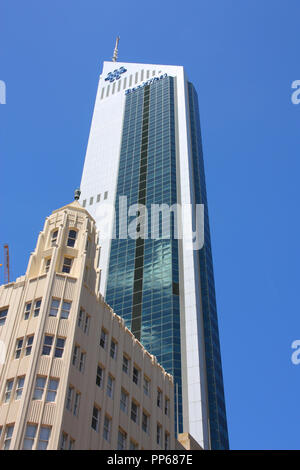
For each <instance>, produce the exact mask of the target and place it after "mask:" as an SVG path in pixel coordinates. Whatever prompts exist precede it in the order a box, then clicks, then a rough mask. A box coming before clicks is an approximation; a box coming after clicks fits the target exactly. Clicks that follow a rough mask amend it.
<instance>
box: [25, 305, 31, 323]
mask: <svg viewBox="0 0 300 470" xmlns="http://www.w3.org/2000/svg"><path fill="white" fill-rule="evenodd" d="M30 310H31V302H28V303H27V304H26V305H25V313H24V320H28V318H29V315H30Z"/></svg>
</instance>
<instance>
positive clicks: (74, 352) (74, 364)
mask: <svg viewBox="0 0 300 470" xmlns="http://www.w3.org/2000/svg"><path fill="white" fill-rule="evenodd" d="M79 349H80V348H79V346H77V344H75V346H74V350H73V358H72V364H73V366H75V367H76V366H77V361H78V356H79Z"/></svg>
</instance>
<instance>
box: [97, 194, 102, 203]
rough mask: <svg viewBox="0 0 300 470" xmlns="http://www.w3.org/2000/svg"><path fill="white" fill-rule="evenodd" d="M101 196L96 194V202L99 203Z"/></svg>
mask: <svg viewBox="0 0 300 470" xmlns="http://www.w3.org/2000/svg"><path fill="white" fill-rule="evenodd" d="M100 199H101V194H97V202H100Z"/></svg>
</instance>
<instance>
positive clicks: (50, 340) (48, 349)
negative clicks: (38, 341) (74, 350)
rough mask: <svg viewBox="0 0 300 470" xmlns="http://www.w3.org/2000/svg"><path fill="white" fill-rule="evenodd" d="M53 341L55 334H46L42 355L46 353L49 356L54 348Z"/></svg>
mask: <svg viewBox="0 0 300 470" xmlns="http://www.w3.org/2000/svg"><path fill="white" fill-rule="evenodd" d="M52 343H53V336H50V335H45V340H44V345H43V350H42V355H44V356H49V355H50V353H51V348H52Z"/></svg>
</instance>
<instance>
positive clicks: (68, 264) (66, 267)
mask: <svg viewBox="0 0 300 470" xmlns="http://www.w3.org/2000/svg"><path fill="white" fill-rule="evenodd" d="M71 266H72V258H67V257H64V262H63V267H62V272H63V273H67V274H69V273H70V271H71Z"/></svg>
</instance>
